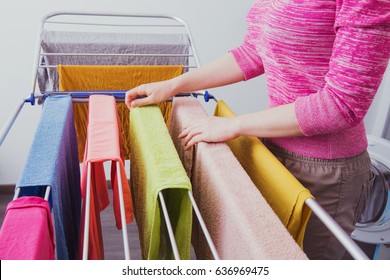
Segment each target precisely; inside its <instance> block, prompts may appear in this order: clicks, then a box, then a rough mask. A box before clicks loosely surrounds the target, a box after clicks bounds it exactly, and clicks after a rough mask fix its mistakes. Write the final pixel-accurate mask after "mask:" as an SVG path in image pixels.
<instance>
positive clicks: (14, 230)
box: [0, 196, 55, 260]
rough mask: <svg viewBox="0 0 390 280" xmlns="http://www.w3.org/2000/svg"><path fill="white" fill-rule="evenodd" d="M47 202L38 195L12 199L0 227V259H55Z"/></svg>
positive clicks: (52, 230)
mask: <svg viewBox="0 0 390 280" xmlns="http://www.w3.org/2000/svg"><path fill="white" fill-rule="evenodd" d="M54 250H55V244H54V229H53V223H52V219H51V213H50V205H49V202H48V201H46V200H44V199H43V198H41V197H38V196H23V197H20V198H17V199H15V200H13V201H11V202H10V203H9V204H8V206H7V210H6V211H5V214H4V222H3V225H2V227H1V230H0V260H54Z"/></svg>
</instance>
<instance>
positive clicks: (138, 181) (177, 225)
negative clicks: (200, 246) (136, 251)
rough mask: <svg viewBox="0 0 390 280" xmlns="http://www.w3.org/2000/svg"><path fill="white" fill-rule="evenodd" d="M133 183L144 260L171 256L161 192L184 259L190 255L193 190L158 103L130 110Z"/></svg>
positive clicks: (131, 175)
mask: <svg viewBox="0 0 390 280" xmlns="http://www.w3.org/2000/svg"><path fill="white" fill-rule="evenodd" d="M130 140H131V141H130V148H131V166H130V183H131V190H132V192H133V200H134V214H135V218H136V220H137V225H138V229H139V236H140V241H141V249H142V257H143V258H144V259H171V258H173V255H172V252H171V245H170V242H169V239H168V235H167V230H166V226H165V223H164V218H163V216H162V214H160V211H161V210H160V205H159V200H158V193H159V192H160V191H161V192H162V193H163V195H164V200H165V203H166V205H167V209H168V213H169V217H170V221H171V223H172V229H173V232H174V234H175V240H176V242H177V247H178V250H179V254H180V258H181V259H189V258H190V247H191V229H192V207H191V202H190V199H189V197H188V194H187V192H188V191H189V190H191V182H190V179H189V178H188V176H187V174H186V171H185V170H184V167H183V164H182V163H181V161H180V158H179V155H178V154H177V152H176V149H175V146H174V145H173V142H172V139H171V137H170V135H169V133H168V129H167V127H166V125H165V124H164V120H163V117H162V114H161V111H160V110H159V109H158V107H157V106H156V105H151V106H145V107H139V108H134V109H132V110H131V111H130Z"/></svg>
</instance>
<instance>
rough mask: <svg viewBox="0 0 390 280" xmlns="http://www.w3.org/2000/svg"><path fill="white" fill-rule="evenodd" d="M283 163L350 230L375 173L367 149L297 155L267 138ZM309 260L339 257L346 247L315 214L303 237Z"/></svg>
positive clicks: (363, 205) (361, 208) (365, 198)
mask: <svg viewBox="0 0 390 280" xmlns="http://www.w3.org/2000/svg"><path fill="white" fill-rule="evenodd" d="M264 143H265V145H266V146H267V147H268V148H269V149H270V151H271V152H272V153H273V154H274V155H275V156H276V157H277V158H278V159H279V160H280V161H281V162H282V163H283V165H284V166H285V167H286V168H287V169H288V170H289V171H290V172H291V173H292V174H293V175H294V176H295V177H296V178H297V179H298V180H299V181H300V182H301V183H302V185H303V186H305V187H306V188H307V189H309V190H310V192H311V194H312V195H313V196H314V197H315V199H316V200H317V202H318V203H319V204H320V205H321V206H322V207H323V208H324V209H325V210H326V211H327V212H328V213H329V215H330V216H331V217H332V218H333V219H334V220H335V221H336V222H337V223H338V224H339V225H340V226H341V227H342V228H343V229H344V230H345V231H346V232H347V233H348V234H351V233H352V231H353V230H354V225H355V224H356V222H357V221H358V219H359V217H360V215H361V214H362V211H363V210H364V207H365V204H366V201H367V198H368V196H369V193H370V191H371V187H372V184H373V180H374V176H373V174H372V172H371V160H370V157H369V155H368V152H367V151H365V152H363V153H362V154H360V155H357V156H354V157H350V158H343V159H332V160H326V159H317V158H310V157H305V156H301V155H297V154H294V153H292V152H290V151H287V150H285V149H282V148H280V147H277V146H276V145H273V144H272V143H269V141H264ZM303 250H304V252H305V253H306V255H307V256H308V258H309V259H319V260H326V259H329V260H339V259H342V258H343V256H344V254H345V253H346V250H345V248H344V247H343V246H342V245H341V244H340V243H339V242H338V240H337V239H336V237H335V236H334V235H333V234H332V233H331V232H329V230H328V229H327V228H326V227H325V226H324V225H323V223H322V222H321V221H320V220H319V219H318V218H317V217H316V216H315V215H314V214H313V213H312V215H311V217H310V219H309V222H308V224H307V228H306V232H305V237H304V240H303Z"/></svg>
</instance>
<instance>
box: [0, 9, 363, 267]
mask: <svg viewBox="0 0 390 280" xmlns="http://www.w3.org/2000/svg"><path fill="white" fill-rule="evenodd" d="M103 18H104V19H109V21H108V23H107V22H102V21H98V22H96V21H93V20H92V21H90V20H89V19H103ZM75 19H76V20H75ZM85 19H88V20H85ZM117 19H120V20H122V21H119V23H117V22H115V20H117ZM123 19H140V20H141V22H143V23H130V24H129V23H124V22H123ZM113 20H114V21H113ZM161 22H163V23H161ZM53 25H54V26H57V27H58V26H60V27H61V28H62V27H63V26H73V27H80V26H87V27H91V26H92V27H94V28H96V27H102V28H128V27H135V28H141V29H143V30H145V29H148V28H151V27H154V28H157V29H161V28H169V29H176V30H177V29H182V30H184V33H185V34H186V36H187V38H188V40H189V47H190V51H189V53H188V54H185V55H183V54H177V53H171V54H158V53H147V54H140V53H126V54H119V53H76V52H70V53H45V52H43V51H42V48H41V44H42V32H43V31H44V30H46V28H47V26H53ZM61 28H60V29H61ZM37 43H38V45H37V49H38V50H39V51H38V55H37V59H36V65H35V67H34V77H33V83H32V93H31V94H29V95H28V96H27V97H26V98H25V99H23V100H21V102H20V104H19V105H18V106H17V107H16V108H15V109H14V111H13V112H12V113H11V114H10V117H9V119H8V120H7V122H6V123H5V125H4V126H3V128H2V129H1V130H0V146H1V145H2V143H3V142H4V140H5V138H6V136H7V135H8V133H9V131H10V129H11V128H12V126H13V124H14V122H15V121H16V119H17V117H18V115H19V113H20V112H21V110H22V108H23V106H24V104H25V103H30V104H31V105H35V104H36V103H42V102H44V100H45V98H46V97H48V96H53V95H64V94H67V95H70V96H71V97H72V101H74V102H86V101H87V100H88V97H89V96H90V95H91V94H106V95H111V96H114V97H115V98H116V100H117V101H118V102H123V100H124V96H125V92H124V91H80V92H76V91H72V92H70V91H67V92H64V91H61V92H60V91H56V90H53V91H39V90H38V85H37V80H38V69H50V68H55V67H57V65H51V64H47V63H45V62H44V57H49V56H77V57H78V56H84V57H88V56H93V57H107V56H110V57H114V56H118V57H123V56H129V57H147V56H150V57H183V56H185V57H187V58H188V62H189V63H188V64H187V65H183V68H184V69H186V71H187V70H189V69H190V68H197V67H200V61H199V58H198V55H197V52H196V48H195V46H194V41H193V38H192V35H191V32H190V29H189V27H188V25H187V23H185V21H183V20H182V19H180V18H178V17H175V16H168V15H150V14H113V13H84V12H55V13H51V14H49V15H47V16H46V17H44V18H43V20H42V25H41V32H40V36H39V40H38V42H37ZM38 91H39V92H38ZM179 95H184V96H188V95H192V96H195V97H198V96H202V97H203V98H204V101H205V102H208V101H209V100H210V99H213V100H214V101H217V99H216V98H215V97H214V96H212V95H210V94H209V93H208V91H203V92H195V93H182V94H179ZM37 100H38V102H37ZM89 178H90V166H88V179H89ZM118 180H119V185H120V188H122V184H121V181H120V180H121V179H120V176H118ZM88 188H90V182H89V180H88V181H87V189H88ZM17 191H18V190H16V192H17ZM17 196H18V193H16V194H15V198H17ZM188 196H189V198H190V201H191V203H192V206H193V210H194V212H195V214H196V217H197V219H198V221H199V224H200V226H201V229H202V230H203V233H204V235H205V237H206V240H207V243H208V245H209V247H210V250H211V252H212V255H213V257H214V259H216V260H218V259H219V256H218V252H217V250H216V248H215V246H214V243H213V241H212V239H211V236H210V234H209V232H208V230H207V227H206V225H205V223H204V221H203V218H202V215H201V213H200V211H199V208H198V206H197V204H196V201H195V199H194V197H193V195H192V192H191V191H188ZM158 197H159V201H160V205H161V209H162V212H163V217H164V219H165V222H166V226H167V231H168V235H169V239H170V241H171V246H172V249H173V254H174V257H175V259H180V256H179V253H178V249H177V246H176V242H175V237H174V234H173V231H172V227H171V223H170V221H169V216H168V213H167V209H166V205H165V200H164V197H163V195H162V193H161V192H160V193H159V195H158ZM86 203H87V204H88V203H89V199H87V200H86ZM305 203H306V205H307V206H308V207H309V208H310V209H311V210H312V212H313V213H314V214H315V215H316V216H317V217H318V218H319V219H320V220H321V221H322V222H323V223H324V225H325V226H326V227H327V228H328V229H329V230H330V231H331V232H332V234H334V235H335V236H336V238H337V239H338V240H339V242H340V243H341V244H342V245H343V246H344V247H345V248H346V250H347V251H348V252H349V253H350V254H351V256H352V257H353V258H354V259H360V260H361V259H368V257H367V256H366V255H365V253H364V252H363V251H362V250H361V248H360V247H359V246H358V245H357V244H356V243H355V242H354V241H353V240H352V239H351V237H350V236H349V235H348V234H347V233H346V232H345V231H344V230H343V229H342V228H341V227H340V226H339V225H338V224H337V223H336V222H335V221H334V219H333V218H331V217H330V216H329V214H327V212H326V211H325V210H324V209H323V208H322V207H321V206H320V205H319V204H318V203H317V201H316V200H315V199H312V198H311V199H307V200H306V202H305ZM87 206H88V205H87ZM120 208H121V219H122V222H123V221H125V218H124V209H123V197H120ZM88 212H89V211H88V210H87V213H88ZM88 220H89V217H88V215H87V216H86V223H88ZM85 229H86V230H88V227H87V226H86V227H85ZM122 233H123V242H124V251H125V259H130V252H129V248H128V240H127V233H126V227H125V226H124V227H123V231H122ZM84 237H85V238H88V234H84ZM87 246H88V240H84V248H83V258H84V259H85V258H86V257H87V252H88V248H87Z"/></svg>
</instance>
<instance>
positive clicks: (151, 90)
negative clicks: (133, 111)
mask: <svg viewBox="0 0 390 280" xmlns="http://www.w3.org/2000/svg"><path fill="white" fill-rule="evenodd" d="M175 94H176V92H175V91H174V87H173V86H172V85H171V81H170V80H167V81H162V82H155V83H149V84H143V85H140V86H138V87H135V88H133V89H131V90H129V91H127V92H126V97H125V103H126V105H127V107H129V109H130V108H134V107H138V106H145V105H149V104H156V103H160V102H164V101H165V100H167V99H169V98H170V97H172V96H173V95H175ZM141 97H142V98H141Z"/></svg>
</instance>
